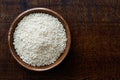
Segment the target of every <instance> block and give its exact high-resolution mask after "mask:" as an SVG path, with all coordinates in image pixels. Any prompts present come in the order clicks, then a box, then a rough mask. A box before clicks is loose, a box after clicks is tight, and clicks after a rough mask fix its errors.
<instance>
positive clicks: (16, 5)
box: [0, 0, 120, 80]
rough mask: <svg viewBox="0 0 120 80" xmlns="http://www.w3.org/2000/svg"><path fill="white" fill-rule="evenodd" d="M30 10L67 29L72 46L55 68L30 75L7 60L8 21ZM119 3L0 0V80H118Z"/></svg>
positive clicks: (101, 0) (119, 0) (112, 0)
mask: <svg viewBox="0 0 120 80" xmlns="http://www.w3.org/2000/svg"><path fill="white" fill-rule="evenodd" d="M33 7H46V8H50V9H52V10H54V11H56V12H58V13H59V14H61V15H62V16H63V17H64V18H65V19H66V21H67V23H68V25H69V26H70V31H71V35H72V45H71V49H70V52H69V55H68V56H67V58H66V59H65V60H64V61H63V63H61V64H60V65H59V66H57V67H56V68H54V69H52V70H49V71H46V72H33V71H29V70H27V69H25V68H23V67H22V66H20V65H19V64H18V63H17V62H16V61H15V60H14V59H13V57H12V56H11V54H10V51H9V48H8V43H7V34H8V30H9V28H10V25H11V23H12V21H13V20H14V19H15V18H16V16H17V15H19V14H20V13H21V12H23V11H25V10H27V9H30V8H33ZM119 79H120V0H0V80H119Z"/></svg>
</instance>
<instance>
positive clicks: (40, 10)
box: [8, 8, 71, 71]
mask: <svg viewBox="0 0 120 80" xmlns="http://www.w3.org/2000/svg"><path fill="white" fill-rule="evenodd" d="M37 12H38V13H47V14H50V15H52V16H54V17H57V18H58V20H59V21H60V22H61V23H62V24H63V26H64V28H65V31H66V37H67V43H66V48H65V50H64V52H63V53H62V54H61V55H60V57H59V58H58V59H57V60H56V61H55V62H54V63H53V64H50V65H47V66H40V67H36V66H35V67H34V66H30V65H29V64H27V63H25V62H24V61H22V59H21V58H20V57H19V56H18V55H17V54H16V53H17V52H16V51H15V49H14V45H13V33H14V30H15V28H16V27H17V26H16V25H17V24H18V23H19V21H20V20H22V19H23V17H25V16H26V15H29V14H31V13H37ZM8 45H9V50H10V53H11V54H12V56H13V57H14V59H15V60H16V61H17V62H18V63H19V64H20V65H22V66H23V67H24V68H26V69H29V70H32V71H46V70H50V69H52V68H54V67H56V66H58V65H59V64H60V63H61V62H62V61H63V60H64V59H65V57H66V56H67V54H68V52H69V49H70V46H71V34H70V29H69V26H68V24H67V22H66V21H65V19H64V18H63V17H62V16H61V15H60V14H58V13H57V12H55V11H53V10H51V9H48V8H31V9H28V10H26V11H24V12H22V13H20V14H19V15H18V16H17V17H16V18H15V19H14V20H13V22H12V24H11V26H10V28H9V31H8Z"/></svg>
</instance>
